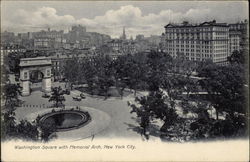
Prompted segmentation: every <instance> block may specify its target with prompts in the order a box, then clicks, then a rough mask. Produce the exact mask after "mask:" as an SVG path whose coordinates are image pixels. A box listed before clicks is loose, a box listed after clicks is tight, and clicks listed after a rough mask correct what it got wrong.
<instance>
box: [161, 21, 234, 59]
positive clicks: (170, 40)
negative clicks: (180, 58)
mask: <svg viewBox="0 0 250 162" xmlns="http://www.w3.org/2000/svg"><path fill="white" fill-rule="evenodd" d="M164 50H165V52H167V53H169V54H170V55H171V56H172V57H176V56H177V55H178V54H183V55H184V57H185V58H186V59H187V60H193V61H203V60H207V59H209V60H212V61H213V62H214V63H224V62H226V61H227V57H228V56H229V26H228V25H227V24H226V23H217V22H216V21H215V20H214V21H211V22H204V23H201V24H189V23H188V22H183V23H182V24H171V23H170V24H168V25H166V26H165V34H164Z"/></svg>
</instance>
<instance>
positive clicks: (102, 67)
mask: <svg viewBox="0 0 250 162" xmlns="http://www.w3.org/2000/svg"><path fill="white" fill-rule="evenodd" d="M95 62H96V67H95V68H96V77H97V79H96V80H94V81H96V85H97V89H98V92H99V93H100V94H104V95H105V98H107V97H108V91H109V88H110V87H111V86H113V85H114V77H113V76H114V69H113V62H112V59H111V58H110V57H109V56H107V55H100V56H98V57H96V58H95Z"/></svg>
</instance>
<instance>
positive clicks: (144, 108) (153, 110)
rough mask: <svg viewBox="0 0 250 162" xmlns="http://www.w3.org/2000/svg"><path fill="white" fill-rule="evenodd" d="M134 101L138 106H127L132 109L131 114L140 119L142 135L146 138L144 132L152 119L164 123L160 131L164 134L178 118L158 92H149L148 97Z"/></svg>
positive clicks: (162, 95)
mask: <svg viewBox="0 0 250 162" xmlns="http://www.w3.org/2000/svg"><path fill="white" fill-rule="evenodd" d="M135 101H136V102H137V103H138V104H139V105H140V106H137V105H135V104H129V105H130V106H131V108H132V111H131V113H136V114H137V117H139V118H140V127H141V128H142V134H143V135H145V136H146V137H147V134H146V132H147V130H148V127H149V125H150V122H151V121H152V120H153V119H155V118H156V119H160V120H162V121H163V122H164V123H163V126H162V127H161V129H160V130H161V131H163V132H165V131H167V130H168V128H169V127H170V126H171V125H173V124H174V123H175V121H176V120H177V118H178V115H177V113H176V111H175V109H173V108H172V107H171V106H170V105H169V103H168V102H166V96H165V95H164V94H163V92H162V91H160V90H158V91H151V92H150V93H149V95H148V96H143V97H141V98H138V97H137V98H136V99H135Z"/></svg>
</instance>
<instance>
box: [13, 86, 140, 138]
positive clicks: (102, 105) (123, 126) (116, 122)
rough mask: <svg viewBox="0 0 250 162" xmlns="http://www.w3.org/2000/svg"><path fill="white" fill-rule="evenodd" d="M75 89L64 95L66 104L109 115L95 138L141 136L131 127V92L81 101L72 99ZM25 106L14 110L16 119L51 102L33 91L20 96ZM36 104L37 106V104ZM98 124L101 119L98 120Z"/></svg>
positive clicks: (76, 92) (77, 92)
mask: <svg viewBox="0 0 250 162" xmlns="http://www.w3.org/2000/svg"><path fill="white" fill-rule="evenodd" d="M79 94H80V92H79V91H77V90H74V91H71V94H70V95H65V99H66V102H65V105H66V106H86V107H91V108H94V109H97V110H101V111H103V112H106V113H107V114H108V115H109V116H110V119H111V121H110V124H109V125H108V127H107V128H106V129H104V130H103V131H102V132H100V133H98V134H96V135H95V138H103V137H105V138H106V137H108V138H113V137H115V138H123V137H124V138H126V137H135V138H141V136H140V134H138V133H136V132H135V131H133V130H132V129H131V127H132V126H134V125H137V123H136V122H135V121H134V119H132V118H133V117H135V116H134V114H130V111H131V109H130V107H128V106H127V102H128V101H132V100H134V96H133V94H131V95H129V96H127V97H124V98H123V99H122V100H121V99H119V98H112V97H111V98H108V99H107V100H104V99H102V98H94V97H90V96H87V97H86V99H83V100H82V101H74V100H73V99H72V97H73V96H76V95H79ZM20 99H21V100H22V101H24V102H23V105H25V107H20V108H18V109H17V110H16V116H17V119H18V120H20V119H24V118H25V117H27V116H29V114H31V113H35V112H37V111H41V109H47V106H51V105H52V103H50V102H48V98H42V92H40V91H35V92H33V93H32V94H31V95H30V96H27V97H20ZM37 105H38V106H37ZM98 122H100V124H101V123H102V122H103V121H98Z"/></svg>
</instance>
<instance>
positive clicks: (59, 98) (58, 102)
mask: <svg viewBox="0 0 250 162" xmlns="http://www.w3.org/2000/svg"><path fill="white" fill-rule="evenodd" d="M63 94H64V93H63V92H62V89H61V87H54V88H52V93H51V96H50V98H49V102H51V101H52V102H54V106H55V107H59V106H63V105H64V104H63V102H64V101H65V98H64V96H63Z"/></svg>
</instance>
